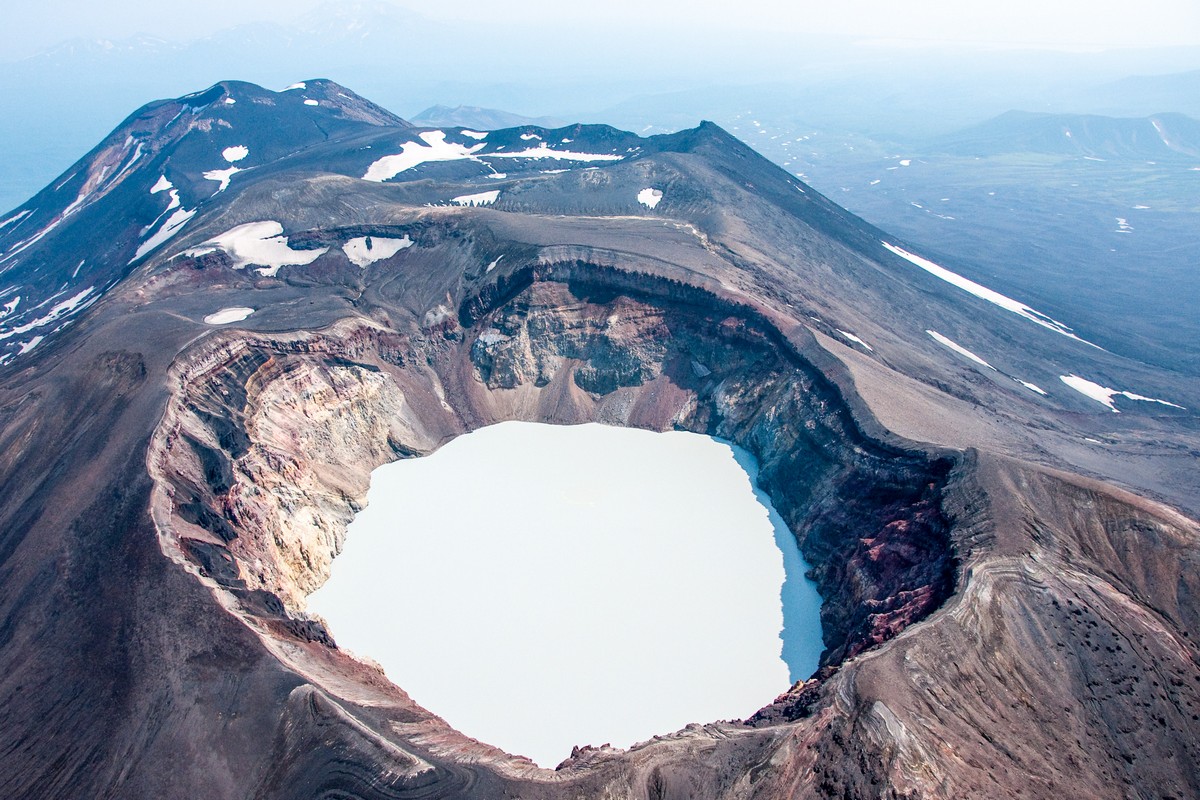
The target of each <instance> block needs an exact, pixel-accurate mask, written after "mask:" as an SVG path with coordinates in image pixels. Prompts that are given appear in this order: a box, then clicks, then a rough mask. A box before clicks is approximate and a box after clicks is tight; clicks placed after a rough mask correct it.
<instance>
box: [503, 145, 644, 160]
mask: <svg viewBox="0 0 1200 800" xmlns="http://www.w3.org/2000/svg"><path fill="white" fill-rule="evenodd" d="M483 157H484V158H533V159H541V158H553V159H557V160H559V161H621V160H623V159H624V158H625V156H622V155H617V154H616V153H576V152H573V151H570V150H551V149H550V148H549V147H548V146H547V145H546V143H545V142H542V143H541V144H540V145H538V146H537V147H533V148H530V149H528V150H520V151H518V152H516V153H485V154H483Z"/></svg>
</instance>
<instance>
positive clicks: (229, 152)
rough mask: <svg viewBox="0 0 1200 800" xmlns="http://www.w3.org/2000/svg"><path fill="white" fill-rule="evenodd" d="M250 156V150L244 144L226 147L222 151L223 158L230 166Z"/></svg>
mask: <svg viewBox="0 0 1200 800" xmlns="http://www.w3.org/2000/svg"><path fill="white" fill-rule="evenodd" d="M248 155H250V148H249V147H246V145H244V144H235V145H234V146H233V147H226V148H225V149H224V150H222V151H221V156H222V157H223V158H224V159H225V160H226V161H228V162H229V163H230V164H232V163H233V162H235V161H241V160H242V159H243V158H245V157H246V156H248Z"/></svg>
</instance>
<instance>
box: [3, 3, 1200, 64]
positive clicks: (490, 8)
mask: <svg viewBox="0 0 1200 800" xmlns="http://www.w3.org/2000/svg"><path fill="white" fill-rule="evenodd" d="M381 2H382V0H381ZM320 4H321V2H320V0H252V1H250V2H248V1H247V0H175V1H174V2H168V1H167V0H106V2H104V3H96V2H95V1H94V0H41V2H39V3H36V4H34V3H29V4H11V7H10V8H8V9H6V11H5V24H4V27H3V30H2V31H0V58H3V59H5V60H11V59H14V58H20V57H23V56H26V55H30V54H32V53H34V52H37V51H39V50H41V49H44V48H46V47H49V46H52V45H54V44H56V43H57V42H60V41H63V40H65V39H68V38H73V37H79V36H82V37H88V38H122V37H126V36H130V35H133V34H135V33H149V34H152V35H157V36H162V37H164V38H171V39H187V38H194V37H197V36H203V35H206V34H209V33H212V32H214V31H216V30H220V29H223V28H228V27H232V26H235V25H238V24H242V23H247V22H255V21H264V20H273V21H277V22H284V23H286V22H289V21H293V20H296V19H298V18H300V17H302V16H303V15H304V14H306V13H308V12H310V11H312V10H313V9H314V8H316V7H317V6H318V5H320ZM338 5H342V6H350V5H353V4H352V3H339V4H338ZM391 5H393V6H398V7H401V8H406V9H409V10H411V11H414V12H417V13H420V14H422V15H424V16H427V17H430V18H432V19H440V20H446V21H449V20H474V21H480V22H510V23H520V24H528V25H532V26H537V25H538V24H539V23H554V24H567V25H572V26H579V25H585V24H590V23H596V22H601V23H605V22H606V23H613V24H619V25H625V24H640V25H641V26H647V25H651V26H655V27H658V26H666V25H679V24H680V23H684V24H686V25H687V26H688V27H692V28H700V29H708V30H720V31H730V32H742V33H743V34H745V33H746V32H749V31H754V30H764V31H766V30H769V31H775V32H779V31H795V32H797V33H804V32H807V33H832V34H845V35H851V36H862V37H864V38H886V39H891V40H896V41H915V42H963V43H979V44H993V45H1035V46H1061V47H1068V48H1079V47H1145V46H1151V47H1157V46H1163V45H1198V46H1200V3H1198V2H1197V1H1196V0H1141V2H1138V3H1130V2H1128V0H1006V2H1004V3H969V2H959V3H953V4H951V3H947V2H945V0H908V2H896V0H792V1H791V2H780V0H739V2H736V3H730V2H728V0H721V2H687V1H686V0H659V1H658V2H646V0H606V2H604V3H603V4H600V3H587V4H585V3H564V2H561V0H523V2H521V3H520V4H516V5H513V4H507V3H496V2H495V1H494V0H456V2H454V3H441V4H435V3H428V2H418V1H417V0H395V2H392V3H391Z"/></svg>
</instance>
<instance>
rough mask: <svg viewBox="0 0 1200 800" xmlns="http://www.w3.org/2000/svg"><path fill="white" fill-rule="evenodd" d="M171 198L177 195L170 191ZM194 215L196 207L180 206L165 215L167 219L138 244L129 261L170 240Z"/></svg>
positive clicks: (174, 198) (175, 198)
mask: <svg viewBox="0 0 1200 800" xmlns="http://www.w3.org/2000/svg"><path fill="white" fill-rule="evenodd" d="M172 200H173V201H175V200H178V195H175V194H174V193H172ZM195 215H196V209H194V208H193V209H190V210H189V209H186V208H181V209H179V210H178V211H176V212H175V213H174V214H172V215H171V216H169V217H167V221H166V222H164V223H163V224H162V227H161V228H159V229H158V231H157V232H156V233H155V234H154V235H153V236H151V237H150V238H149V239H147V240H146V241H144V242H142V243H141V244H140V245H138V249H137V252H135V253H134V254H133V258H131V259H129V263H130V264H132V263H133V262H135V261H137V260H138V259H139V258H141V257H142V256H144V255H146V254H147V253H149V252H151V251H153V250H154V249H155V248H157V247H158V246H159V245H161V244H162V243H163V242H166V241H168V240H170V239H171V238H172V237H173V236H175V234H177V233H179V231H181V230H182V229H183V226H184V225H186V224H187V222H188V220H190V219H191V218H192V217H194V216H195Z"/></svg>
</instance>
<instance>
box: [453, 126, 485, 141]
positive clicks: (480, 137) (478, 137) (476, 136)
mask: <svg viewBox="0 0 1200 800" xmlns="http://www.w3.org/2000/svg"><path fill="white" fill-rule="evenodd" d="M459 133H461V134H462V135H463V136H469V137H471V138H472V139H474V140H475V141H481V140H483V139H486V138H487V132H486V131H485V132H482V133H481V132H479V131H469V130H467V129H466V128H464V129H463V130H461V131H459Z"/></svg>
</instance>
